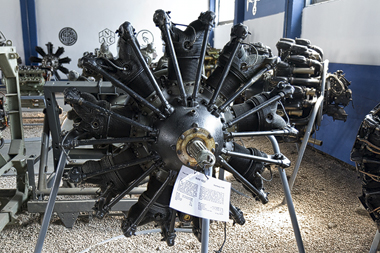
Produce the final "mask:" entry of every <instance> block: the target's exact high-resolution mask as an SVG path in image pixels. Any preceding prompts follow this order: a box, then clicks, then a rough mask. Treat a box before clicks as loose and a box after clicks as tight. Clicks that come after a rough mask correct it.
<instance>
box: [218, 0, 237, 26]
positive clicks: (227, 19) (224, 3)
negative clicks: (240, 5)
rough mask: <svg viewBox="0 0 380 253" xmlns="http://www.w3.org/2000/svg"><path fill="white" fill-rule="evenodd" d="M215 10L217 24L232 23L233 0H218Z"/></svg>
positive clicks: (233, 14)
mask: <svg viewBox="0 0 380 253" xmlns="http://www.w3.org/2000/svg"><path fill="white" fill-rule="evenodd" d="M216 2H217V6H216V11H217V17H218V24H219V25H222V24H226V23H232V22H233V21H234V17H235V1H234V0H218V1H216Z"/></svg>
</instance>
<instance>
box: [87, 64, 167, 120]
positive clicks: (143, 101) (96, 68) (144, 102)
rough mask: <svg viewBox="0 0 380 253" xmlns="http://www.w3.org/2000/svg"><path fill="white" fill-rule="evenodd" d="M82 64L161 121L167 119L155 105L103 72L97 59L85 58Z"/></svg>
mask: <svg viewBox="0 0 380 253" xmlns="http://www.w3.org/2000/svg"><path fill="white" fill-rule="evenodd" d="M82 61H83V62H82V64H83V65H84V66H85V67H88V68H90V69H91V70H93V71H95V72H97V73H99V74H101V75H102V76H103V77H106V78H107V79H108V80H109V81H110V82H111V83H112V84H113V85H115V86H116V87H118V88H120V89H122V90H124V91H125V92H127V93H128V94H129V95H130V96H131V97H132V98H134V99H135V100H136V101H137V102H139V103H141V104H142V105H144V106H146V107H148V108H149V109H150V110H152V111H153V112H154V113H155V114H157V115H158V116H159V117H160V119H165V118H166V116H165V115H163V114H162V113H161V112H160V110H158V108H156V107H155V106H154V105H152V104H151V103H149V102H148V101H147V100H146V99H145V98H143V97H142V96H140V95H139V94H137V93H136V92H135V91H134V90H132V89H131V88H129V87H128V86H126V85H125V84H124V83H122V82H120V81H119V80H118V79H117V78H115V77H114V76H113V75H111V74H109V73H108V72H107V71H105V70H103V69H102V68H101V67H100V66H99V65H98V64H97V63H96V61H95V59H91V58H87V57H84V58H82Z"/></svg>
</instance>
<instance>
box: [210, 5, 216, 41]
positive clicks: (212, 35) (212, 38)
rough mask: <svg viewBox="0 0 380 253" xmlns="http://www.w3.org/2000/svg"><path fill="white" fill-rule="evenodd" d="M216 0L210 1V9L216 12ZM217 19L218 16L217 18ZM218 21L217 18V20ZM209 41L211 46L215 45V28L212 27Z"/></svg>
mask: <svg viewBox="0 0 380 253" xmlns="http://www.w3.org/2000/svg"><path fill="white" fill-rule="evenodd" d="M215 2H216V0H210V1H209V11H212V12H214V13H215ZM215 19H217V18H215ZM215 22H217V20H215ZM208 43H209V44H210V46H211V47H214V29H211V31H210V34H209V37H208Z"/></svg>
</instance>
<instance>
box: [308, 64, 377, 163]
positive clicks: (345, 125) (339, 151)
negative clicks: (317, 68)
mask: <svg viewBox="0 0 380 253" xmlns="http://www.w3.org/2000/svg"><path fill="white" fill-rule="evenodd" d="M339 69H341V70H343V71H344V73H345V74H346V78H347V80H349V81H351V85H350V86H349V88H350V89H351V90H352V99H353V105H352V104H351V103H350V104H349V105H348V106H347V107H346V108H345V110H346V112H347V114H348V117H347V121H346V122H342V121H335V122H334V121H333V120H332V118H331V117H328V116H327V115H324V116H323V120H322V124H321V127H320V131H317V132H316V136H315V137H316V138H317V139H319V140H322V141H323V145H322V146H321V147H317V146H316V148H318V149H319V150H321V151H323V152H325V153H328V154H330V155H332V156H334V157H336V158H338V159H340V160H342V161H344V162H346V163H349V164H352V165H354V163H353V162H351V161H350V152H351V149H352V146H353V145H354V142H355V138H356V134H357V132H358V129H359V127H360V124H361V122H362V121H363V119H364V117H365V115H367V114H368V113H369V111H370V110H372V108H373V107H375V106H376V105H377V104H378V103H379V100H380V99H379V94H380V75H378V74H377V73H380V66H371V65H353V64H340V63H330V65H329V72H331V73H333V72H335V71H336V70H339ZM353 106H354V107H353Z"/></svg>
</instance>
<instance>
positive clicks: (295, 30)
mask: <svg viewBox="0 0 380 253" xmlns="http://www.w3.org/2000/svg"><path fill="white" fill-rule="evenodd" d="M304 7H305V0H286V3H285V20H284V35H283V36H284V37H285V38H292V39H294V38H299V37H301V25H302V10H303V8H304Z"/></svg>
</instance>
